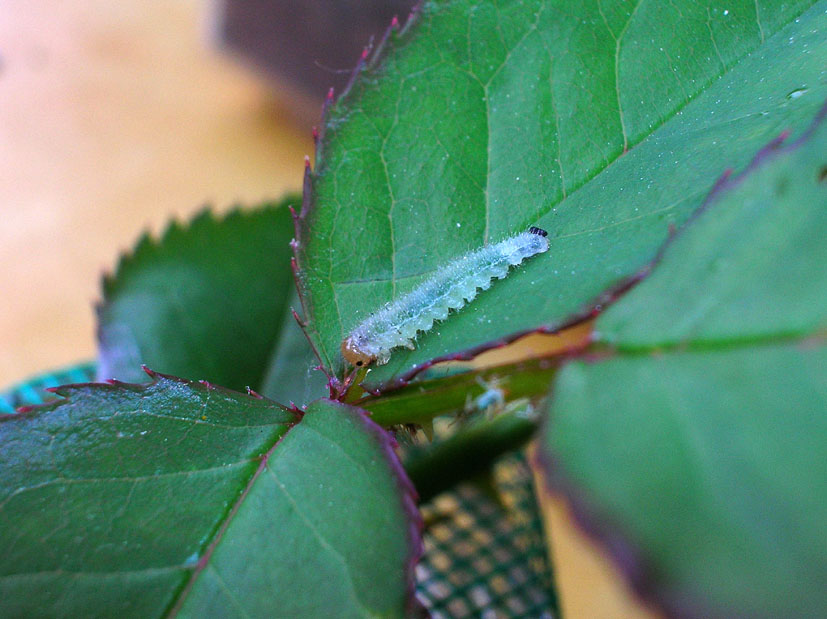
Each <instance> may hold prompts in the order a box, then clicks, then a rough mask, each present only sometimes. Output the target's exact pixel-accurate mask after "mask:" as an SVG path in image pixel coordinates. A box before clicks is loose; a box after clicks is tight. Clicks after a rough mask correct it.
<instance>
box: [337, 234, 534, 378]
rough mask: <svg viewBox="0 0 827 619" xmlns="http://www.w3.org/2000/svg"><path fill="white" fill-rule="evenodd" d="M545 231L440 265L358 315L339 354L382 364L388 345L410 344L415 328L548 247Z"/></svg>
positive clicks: (445, 313) (429, 323)
mask: <svg viewBox="0 0 827 619" xmlns="http://www.w3.org/2000/svg"><path fill="white" fill-rule="evenodd" d="M547 234H548V233H547V232H546V231H545V230H543V229H542V228H535V227H533V226H532V227H531V228H529V229H528V231H527V232H522V233H520V234H517V235H515V236H512V237H509V238H507V239H505V240H503V241H500V242H499V243H495V244H493V245H486V246H484V247H481V248H479V249H477V250H474V251H472V252H470V253H468V254H466V255H464V256H462V257H461V258H458V259H457V260H454V261H452V262H450V263H448V264H446V265H445V266H443V267H442V268H440V269H439V270H438V271H437V272H436V273H434V275H433V276H431V277H430V278H429V279H427V280H426V281H424V282H422V284H420V285H419V286H418V287H417V288H415V289H414V290H412V291H411V292H409V293H408V294H406V295H404V296H402V297H400V298H398V299H397V300H396V301H393V302H392V303H388V304H386V305H385V306H384V307H382V308H381V309H379V310H378V311H376V312H374V313H373V314H371V315H370V316H368V317H367V318H366V319H365V320H363V321H362V322H361V323H360V324H359V325H358V326H356V328H355V329H353V331H351V332H350V335H348V336H347V337H346V338H345V340H344V341H343V342H342V356H343V357H344V358H345V361H347V362H348V363H350V364H351V365H354V366H363V365H367V364H369V363H371V362H373V361H375V362H376V363H377V364H379V365H382V364H384V363H387V362H388V360H389V359H390V354H391V350H393V349H394V348H397V347H399V346H405V347H407V348H413V347H414V339H415V338H416V334H417V333H418V332H419V331H428V330H429V329H430V328H431V327H433V325H434V322H435V321H437V320H444V319H445V318H446V317H447V316H448V312H449V311H451V310H452V309H453V310H458V309H460V308H461V307H463V306H464V305H465V304H466V303H468V302H470V301H472V300H473V299H474V297H476V296H477V290H478V289H480V288H481V289H483V290H486V289H487V288H488V287H489V286H491V282H492V281H493V280H494V279H501V278H503V277H505V276H506V275H507V274H508V269H509V268H510V267H512V266H514V265H517V264H520V263H521V262H522V261H523V260H525V259H526V258H530V257H531V256H533V255H535V254H540V253H542V252H545V251H548V247H549V243H548V239H547V238H546V236H547Z"/></svg>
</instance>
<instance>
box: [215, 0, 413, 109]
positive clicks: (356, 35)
mask: <svg viewBox="0 0 827 619" xmlns="http://www.w3.org/2000/svg"><path fill="white" fill-rule="evenodd" d="M414 4H415V0H298V1H297V0H221V1H220V2H218V3H217V6H216V15H217V20H218V21H217V23H218V28H217V33H218V37H219V41H220V43H221V44H222V45H223V46H225V47H226V48H228V49H229V50H231V51H233V52H235V53H237V54H240V55H241V56H242V57H243V58H244V59H246V60H247V61H249V62H251V63H253V64H255V65H256V66H258V67H261V68H263V69H264V70H265V71H266V72H267V73H268V74H270V75H272V76H274V77H275V78H276V79H277V80H278V84H279V87H280V88H285V89H286V90H287V91H288V92H286V93H285V94H288V95H289V96H291V97H292V98H293V99H294V101H293V105H292V107H293V108H294V109H296V111H297V113H298V114H299V115H301V116H305V115H306V113H307V110H303V109H302V108H303V107H304V106H305V105H306V104H307V103H308V100H316V101H318V102H321V100H322V99H323V97H324V96H325V94H326V93H327V91H328V89H329V88H330V87H331V86H332V87H334V88H335V89H336V91H337V92H341V90H342V88H344V86H345V84H347V81H348V79H350V73H351V70H352V69H353V67H355V66H356V63H357V61H358V60H359V55H360V54H361V53H362V50H363V49H364V47H365V46H366V45H368V44H369V43H370V41H371V39H373V41H374V42H376V43H378V41H379V40H380V39H381V37H382V35H383V34H384V33H385V30H387V28H388V26H389V25H390V23H391V19H392V18H393V17H394V16H395V15H396V16H398V17H399V20H400V21H401V22H402V23H404V22H405V19H406V18H407V15H408V13H409V12H410V10H411V8H412V7H413V5H414ZM317 109H318V108H316V110H317ZM316 110H314V113H315V114H316V116H318V112H317V111H316Z"/></svg>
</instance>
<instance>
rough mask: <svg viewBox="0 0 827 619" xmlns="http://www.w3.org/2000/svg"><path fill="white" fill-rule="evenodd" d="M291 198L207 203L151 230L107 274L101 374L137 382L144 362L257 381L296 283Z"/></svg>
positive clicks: (235, 383) (217, 379)
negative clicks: (257, 203)
mask: <svg viewBox="0 0 827 619" xmlns="http://www.w3.org/2000/svg"><path fill="white" fill-rule="evenodd" d="M290 202H294V203H295V200H291V199H290V198H287V199H286V200H284V201H283V202H281V203H280V204H266V205H263V206H261V207H259V208H257V209H254V210H250V211H240V210H236V211H232V212H230V213H229V214H228V215H226V216H225V217H224V218H222V219H216V218H215V217H214V216H213V215H212V214H210V213H209V212H207V211H205V212H203V213H201V214H200V215H198V216H197V217H196V218H195V219H193V220H192V221H191V222H190V223H189V224H188V225H187V226H186V227H182V226H181V225H179V224H178V223H172V224H171V225H170V226H169V228H168V229H167V230H166V232H165V233H164V235H163V236H162V237H161V239H160V240H158V241H154V240H152V239H150V238H149V237H148V236H144V237H143V238H142V239H141V240H140V242H139V243H138V244H137V246H136V247H135V250H134V251H133V253H132V254H130V255H127V256H125V257H123V258H122V259H121V260H120V262H119V264H118V268H117V270H116V272H115V274H114V275H113V276H112V277H107V278H105V279H104V284H103V292H104V300H103V302H102V304H101V306H100V308H99V311H98V318H99V327H98V336H99V370H98V376H99V377H101V378H102V379H108V378H113V377H114V378H118V379H120V380H125V381H132V382H137V381H140V380H144V379H145V378H146V377H145V375H144V373H143V372H142V371H141V364H146V365H148V366H150V367H153V368H156V369H158V370H159V371H163V372H166V373H170V374H175V375H177V376H184V377H186V378H191V379H205V380H209V381H211V382H213V383H216V384H219V385H224V386H227V387H230V388H232V389H244V388H245V387H247V386H251V387H253V388H255V389H257V388H259V387H260V386H261V384H262V381H263V378H264V373H265V371H266V368H267V362H268V359H269V357H270V354H271V351H272V349H273V348H274V346H275V344H276V343H277V342H278V340H279V336H280V333H281V329H282V325H283V323H284V317H285V316H286V315H287V310H288V308H287V301H288V298H289V296H290V294H291V293H292V290H293V281H292V273H291V271H290V247H289V242H290V239H291V238H292V236H293V224H292V222H291V219H290V213H289V211H288V209H287V204H288V203H290Z"/></svg>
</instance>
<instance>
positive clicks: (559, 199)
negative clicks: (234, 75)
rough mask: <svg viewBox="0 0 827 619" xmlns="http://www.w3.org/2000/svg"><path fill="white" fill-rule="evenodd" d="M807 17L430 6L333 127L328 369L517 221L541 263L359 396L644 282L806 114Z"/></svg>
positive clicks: (320, 263)
mask: <svg viewBox="0 0 827 619" xmlns="http://www.w3.org/2000/svg"><path fill="white" fill-rule="evenodd" d="M812 4H813V3H812V2H796V3H785V4H784V5H779V4H771V5H768V6H765V5H763V4H761V3H758V4H755V5H750V6H749V7H734V8H731V9H727V10H726V11H724V10H723V9H721V8H719V7H717V6H712V5H710V6H706V5H703V4H698V3H690V2H678V3H674V2H673V3H670V4H669V5H668V6H664V5H662V4H658V3H638V4H637V5H635V6H634V7H630V6H629V5H627V4H626V3H621V2H613V3H600V4H598V5H594V6H578V7H577V11H576V12H575V11H572V10H571V5H570V3H567V2H562V0H561V1H560V2H551V1H549V2H540V1H535V2H527V3H513V4H509V5H507V6H499V4H497V3H493V2H470V1H465V2H454V3H450V4H447V3H426V4H425V5H424V6H423V8H422V11H421V13H420V14H419V15H418V17H417V20H416V23H415V24H414V26H412V27H409V28H407V29H406V30H404V31H403V32H402V33H400V34H392V35H391V36H390V39H389V41H388V42H387V44H386V45H385V46H384V49H383V55H382V57H381V58H380V59H379V61H377V62H375V63H374V65H373V66H370V67H369V68H367V69H366V70H364V72H363V73H362V75H361V76H360V77H359V78H358V79H357V80H356V81H355V83H354V85H353V87H352V88H351V89H350V91H349V92H348V93H347V94H346V95H345V96H344V97H343V98H342V99H340V100H339V101H338V102H337V103H336V104H335V105H334V106H333V107H332V109H331V110H330V113H329V117H328V118H327V120H326V131H325V132H324V135H323V139H322V141H321V144H320V147H319V151H318V153H317V165H316V169H315V172H314V173H313V174H312V177H311V179H310V180H311V189H310V191H309V193H308V194H307V195H306V196H305V209H303V217H302V221H301V225H300V238H299V246H298V248H297V259H298V264H299V268H300V274H301V277H300V287H301V290H302V294H303V297H304V304H305V310H306V312H307V316H306V318H307V319H308V320H309V322H310V331H311V335H312V338H313V340H314V342H315V344H316V346H317V347H318V349H319V350H320V353H321V355H322V359H323V362H324V363H325V365H326V366H327V367H328V368H330V369H332V370H333V371H335V372H339V373H341V372H342V371H343V370H344V366H343V362H342V359H341V357H340V354H339V346H340V342H341V341H342V339H343V338H344V337H345V336H346V335H347V334H348V332H349V331H350V330H351V329H352V328H353V327H354V326H355V325H356V324H357V323H358V322H359V321H361V320H363V319H364V318H365V317H366V316H367V315H369V314H370V313H371V312H373V311H375V310H377V309H378V308H379V307H381V306H382V305H383V304H384V303H386V302H387V301H389V300H392V299H395V298H398V297H399V296H400V295H401V294H404V293H406V292H407V291H409V290H411V289H412V288H413V287H415V286H416V285H417V284H418V283H420V282H421V281H423V279H424V278H426V277H427V276H428V275H429V274H431V273H433V272H434V271H435V270H436V269H439V268H440V266H441V265H444V264H445V263H446V262H448V261H450V260H452V259H455V258H457V257H458V256H460V255H462V254H464V253H465V252H467V251H468V250H471V249H474V248H476V247H479V246H480V245H482V244H484V243H489V242H495V241H497V240H499V239H501V238H503V237H504V236H506V235H508V234H512V233H515V232H519V231H522V230H524V229H525V228H527V227H528V226H529V225H538V226H541V227H543V228H545V229H547V230H549V232H550V237H551V245H552V247H551V250H550V251H549V252H548V253H547V254H544V255H542V256H539V257H537V258H535V259H533V260H531V261H529V262H528V263H527V264H526V265H525V267H524V268H520V269H519V270H517V271H516V272H514V273H512V274H511V275H509V276H508V277H507V278H506V279H505V280H502V281H499V282H497V283H496V284H495V285H494V286H492V288H491V289H490V290H488V291H485V292H483V293H481V294H480V295H479V297H478V298H477V299H476V300H475V301H474V302H473V303H471V304H469V305H468V306H467V307H466V308H464V309H463V310H462V311H460V312H457V313H455V314H452V315H451V316H449V318H448V319H447V320H446V321H444V322H442V323H440V324H438V325H437V326H436V327H434V328H433V329H432V330H431V331H430V332H428V333H427V334H422V335H420V337H419V339H418V342H417V349H416V350H414V351H407V350H397V351H396V352H394V354H393V357H392V359H391V361H390V363H389V364H387V365H385V366H381V367H378V368H375V369H374V370H373V371H372V372H371V373H370V374H369V375H368V380H367V384H368V385H369V386H371V387H374V388H375V387H379V386H382V385H389V384H391V383H393V382H398V381H399V379H400V377H403V376H405V375H407V374H409V373H410V371H411V370H412V368H416V367H421V366H424V365H425V364H427V363H428V362H429V361H430V360H432V359H434V358H440V357H443V356H450V355H452V354H455V353H457V352H458V351H464V350H468V349H472V348H475V347H479V346H481V345H484V344H485V343H487V342H488V343H490V342H495V341H499V340H501V339H502V338H508V337H512V336H513V335H515V334H519V333H522V332H525V331H527V330H532V329H537V328H540V327H555V326H559V325H561V324H565V323H566V321H567V320H568V319H569V318H570V317H571V316H572V315H574V314H577V313H578V312H581V311H582V310H583V309H584V307H588V306H589V305H590V304H592V303H594V302H595V299H597V298H599V296H600V294H601V293H602V292H604V291H605V290H607V289H609V288H611V287H612V286H613V285H615V284H617V283H618V282H620V281H622V280H623V279H624V278H626V277H628V276H630V275H631V274H633V273H634V272H636V271H637V270H638V269H639V268H640V267H641V266H642V265H644V264H645V263H646V262H647V261H648V260H650V259H651V258H652V256H653V255H654V253H655V251H656V249H657V248H658V247H659V246H660V245H661V243H662V242H663V241H664V240H665V239H666V238H667V236H668V234H669V226H670V224H680V223H681V222H683V221H684V220H685V219H686V217H687V216H688V215H689V214H690V213H691V212H693V211H694V209H695V208H696V207H697V206H698V205H699V204H700V203H701V202H702V200H703V197H704V196H705V195H706V194H707V193H708V191H709V189H710V187H711V186H712V184H713V183H714V181H715V179H716V178H717V177H718V176H719V175H720V174H721V172H722V171H723V170H724V168H725V167H727V166H734V167H736V168H740V167H743V166H744V165H745V164H746V163H747V161H748V160H749V158H750V157H751V155H752V153H754V152H755V151H756V150H757V149H758V148H760V146H761V145H763V144H765V143H767V142H768V141H769V140H770V139H771V138H772V137H774V136H775V135H777V134H778V133H780V132H781V130H782V129H785V128H793V129H795V128H796V127H799V128H801V127H803V126H804V125H805V124H806V122H807V121H808V119H809V118H811V117H812V115H813V113H814V110H815V109H817V107H818V105H819V104H820V101H821V100H822V99H823V98H824V96H825V93H827V86H825V84H824V83H823V80H822V79H821V77H820V76H821V72H822V70H823V62H822V59H823V57H824V53H825V51H824V47H825V37H823V36H821V34H820V29H822V28H823V26H822V22H823V21H824V19H825V18H824V10H823V8H822V7H823V3H816V6H812V7H811V5H812ZM808 7H811V8H808ZM756 11H757V14H756Z"/></svg>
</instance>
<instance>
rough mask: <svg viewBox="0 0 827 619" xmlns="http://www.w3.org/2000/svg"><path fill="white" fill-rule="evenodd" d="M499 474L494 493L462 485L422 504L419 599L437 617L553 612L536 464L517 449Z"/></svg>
mask: <svg viewBox="0 0 827 619" xmlns="http://www.w3.org/2000/svg"><path fill="white" fill-rule="evenodd" d="M493 477H494V479H493V486H494V488H493V490H494V492H493V494H492V493H491V492H490V488H486V489H483V488H481V487H480V486H478V485H474V484H461V485H460V486H458V487H457V488H455V489H454V490H452V491H450V492H445V493H443V494H441V495H439V496H437V497H436V498H435V499H434V500H432V501H431V502H429V503H428V504H426V505H424V506H422V514H423V517H424V519H425V535H424V541H425V555H424V556H423V557H422V560H421V561H420V562H419V565H418V566H417V568H416V579H417V591H416V595H417V598H418V599H419V601H420V602H421V603H422V605H423V606H425V608H427V609H428V610H429V611H430V612H431V614H432V616H433V617H436V618H440V617H483V618H486V619H488V618H495V617H554V616H556V615H557V614H558V613H557V610H556V609H557V600H556V598H555V595H554V588H553V584H552V577H551V572H550V569H549V565H548V561H547V559H546V553H545V543H544V540H543V529H542V527H543V524H542V520H541V517H540V514H539V510H538V508H537V504H536V502H535V497H534V487H533V480H532V473H531V470H530V469H529V467H528V465H527V464H526V461H525V458H524V457H523V456H522V455H521V454H514V455H511V456H508V457H505V458H502V459H501V460H500V461H499V462H498V463H497V465H496V466H495V467H494V475H493ZM486 490H488V491H486Z"/></svg>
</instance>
